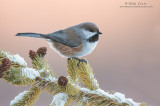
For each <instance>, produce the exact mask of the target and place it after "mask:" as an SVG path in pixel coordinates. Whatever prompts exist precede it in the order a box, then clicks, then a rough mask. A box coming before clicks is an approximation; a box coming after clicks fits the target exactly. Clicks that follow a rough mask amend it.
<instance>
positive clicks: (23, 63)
mask: <svg viewBox="0 0 160 106" xmlns="http://www.w3.org/2000/svg"><path fill="white" fill-rule="evenodd" d="M0 55H3V56H4V57H6V58H8V59H9V60H10V61H12V62H14V63H17V64H19V65H21V66H25V67H26V66H27V63H26V61H25V60H24V58H22V57H21V56H19V55H18V54H16V55H10V54H8V53H6V52H3V51H0Z"/></svg>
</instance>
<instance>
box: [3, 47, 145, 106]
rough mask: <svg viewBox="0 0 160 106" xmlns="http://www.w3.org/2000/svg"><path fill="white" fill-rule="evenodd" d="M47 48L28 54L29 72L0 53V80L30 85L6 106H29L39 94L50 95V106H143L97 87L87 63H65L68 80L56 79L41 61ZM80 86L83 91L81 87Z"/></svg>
mask: <svg viewBox="0 0 160 106" xmlns="http://www.w3.org/2000/svg"><path fill="white" fill-rule="evenodd" d="M46 51H47V48H46V47H41V48H39V49H38V50H37V51H36V52H35V51H33V50H30V51H29V57H30V58H31V61H32V66H33V68H29V67H27V63H26V62H25V61H24V59H23V58H22V57H20V56H19V55H10V54H8V53H7V52H3V51H2V50H0V78H3V79H4V80H6V81H7V82H9V83H10V84H12V85H21V86H26V85H32V87H31V88H30V89H29V90H28V91H24V92H22V93H20V94H19V95H18V96H16V97H15V99H14V100H12V101H11V103H10V106H33V102H35V101H36V100H37V99H38V97H39V96H40V94H41V92H46V93H48V94H52V95H53V96H54V97H53V101H52V103H51V104H50V106H70V105H71V102H72V101H75V102H76V105H79V106H88V105H93V106H110V105H112V106H146V104H145V103H137V102H134V101H133V100H132V99H130V98H125V95H124V94H122V93H119V92H115V93H110V92H105V91H104V90H102V89H101V88H100V87H99V83H98V81H97V80H96V78H95V76H94V73H93V70H92V68H91V67H90V65H89V63H88V62H87V64H86V63H85V62H81V63H80V65H79V66H77V64H78V62H79V61H77V60H76V59H73V58H71V59H68V64H67V72H68V76H67V77H64V76H60V77H58V76H57V75H56V74H55V73H54V72H53V70H52V69H51V68H50V67H49V65H48V63H47V62H46V61H45V60H44V56H45V54H46ZM81 82H82V83H83V84H84V86H85V88H84V87H81Z"/></svg>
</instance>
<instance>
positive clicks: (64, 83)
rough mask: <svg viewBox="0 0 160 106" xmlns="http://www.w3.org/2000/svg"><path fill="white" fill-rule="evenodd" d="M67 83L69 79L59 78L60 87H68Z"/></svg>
mask: <svg viewBox="0 0 160 106" xmlns="http://www.w3.org/2000/svg"><path fill="white" fill-rule="evenodd" d="M67 83H68V79H67V78H66V77H64V76H61V77H59V78H58V84H59V85H60V86H66V85H67Z"/></svg>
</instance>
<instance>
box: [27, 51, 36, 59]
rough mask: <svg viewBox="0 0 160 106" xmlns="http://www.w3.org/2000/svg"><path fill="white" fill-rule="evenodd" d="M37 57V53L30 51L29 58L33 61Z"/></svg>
mask: <svg viewBox="0 0 160 106" xmlns="http://www.w3.org/2000/svg"><path fill="white" fill-rule="evenodd" d="M35 56H36V52H35V51H33V50H30V51H29V57H30V58H31V59H34V58H35Z"/></svg>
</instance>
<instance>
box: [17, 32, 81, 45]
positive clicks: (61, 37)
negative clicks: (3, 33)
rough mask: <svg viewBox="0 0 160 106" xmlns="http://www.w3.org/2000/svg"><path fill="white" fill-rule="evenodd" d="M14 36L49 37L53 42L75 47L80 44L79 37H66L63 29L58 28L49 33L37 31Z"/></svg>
mask: <svg viewBox="0 0 160 106" xmlns="http://www.w3.org/2000/svg"><path fill="white" fill-rule="evenodd" d="M16 36H26V37H35V38H43V39H49V40H51V41H53V42H59V43H61V44H64V45H67V46H69V47H77V46H79V45H80V44H81V42H80V41H79V39H76V38H68V37H67V36H66V35H65V33H64V31H63V30H59V31H56V32H53V33H50V34H39V33H18V34H17V35H16Z"/></svg>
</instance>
